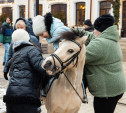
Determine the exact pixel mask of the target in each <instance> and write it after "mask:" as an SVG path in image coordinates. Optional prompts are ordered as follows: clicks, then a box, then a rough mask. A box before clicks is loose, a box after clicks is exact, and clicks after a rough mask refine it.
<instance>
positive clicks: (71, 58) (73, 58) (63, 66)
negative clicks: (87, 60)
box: [50, 40, 82, 72]
mask: <svg viewBox="0 0 126 113" xmlns="http://www.w3.org/2000/svg"><path fill="white" fill-rule="evenodd" d="M71 41H72V42H74V43H75V44H77V45H78V46H79V48H80V50H79V51H78V52H77V53H75V54H74V55H73V56H72V57H70V58H69V59H67V60H66V61H64V62H62V60H61V59H60V58H59V57H58V56H57V55H56V54H55V53H53V54H51V55H50V56H52V57H53V60H54V68H55V69H56V65H55V59H54V57H55V58H56V59H57V60H58V61H59V63H60V65H61V66H62V69H61V71H60V72H62V71H63V70H64V69H65V68H66V67H67V66H68V65H69V64H71V62H73V61H74V60H75V58H77V60H76V64H75V65H76V66H77V63H78V55H79V53H80V51H81V49H82V47H81V45H80V44H79V43H78V42H77V41H75V40H71ZM64 63H67V64H66V65H64Z"/></svg>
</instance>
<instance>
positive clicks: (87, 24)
mask: <svg viewBox="0 0 126 113" xmlns="http://www.w3.org/2000/svg"><path fill="white" fill-rule="evenodd" d="M84 28H85V31H89V32H93V31H94V27H93V25H92V23H91V20H90V19H87V20H85V21H84Z"/></svg>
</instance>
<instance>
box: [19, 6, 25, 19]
mask: <svg viewBox="0 0 126 113" xmlns="http://www.w3.org/2000/svg"><path fill="white" fill-rule="evenodd" d="M19 12H20V13H19V14H20V15H19V16H20V17H22V18H25V5H21V6H19Z"/></svg>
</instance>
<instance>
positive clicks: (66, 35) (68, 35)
mask: <svg viewBox="0 0 126 113" xmlns="http://www.w3.org/2000/svg"><path fill="white" fill-rule="evenodd" d="M84 34H85V31H84V30H79V29H78V28H77V29H72V31H68V32H63V33H61V37H60V38H59V39H66V40H75V39H76V38H81V37H82V36H84Z"/></svg>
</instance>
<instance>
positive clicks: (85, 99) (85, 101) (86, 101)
mask: <svg viewBox="0 0 126 113" xmlns="http://www.w3.org/2000/svg"><path fill="white" fill-rule="evenodd" d="M61 73H63V74H64V76H65V77H66V79H67V81H68V82H69V84H70V85H71V86H72V88H73V90H74V91H75V93H76V94H77V95H78V97H79V98H80V100H81V101H82V103H88V100H87V96H84V98H81V96H80V95H79V93H78V92H77V91H76V89H75V88H74V86H73V84H72V83H71V82H70V80H69V79H68V77H67V76H66V74H65V73H64V72H63V71H62V72H61Z"/></svg>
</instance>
